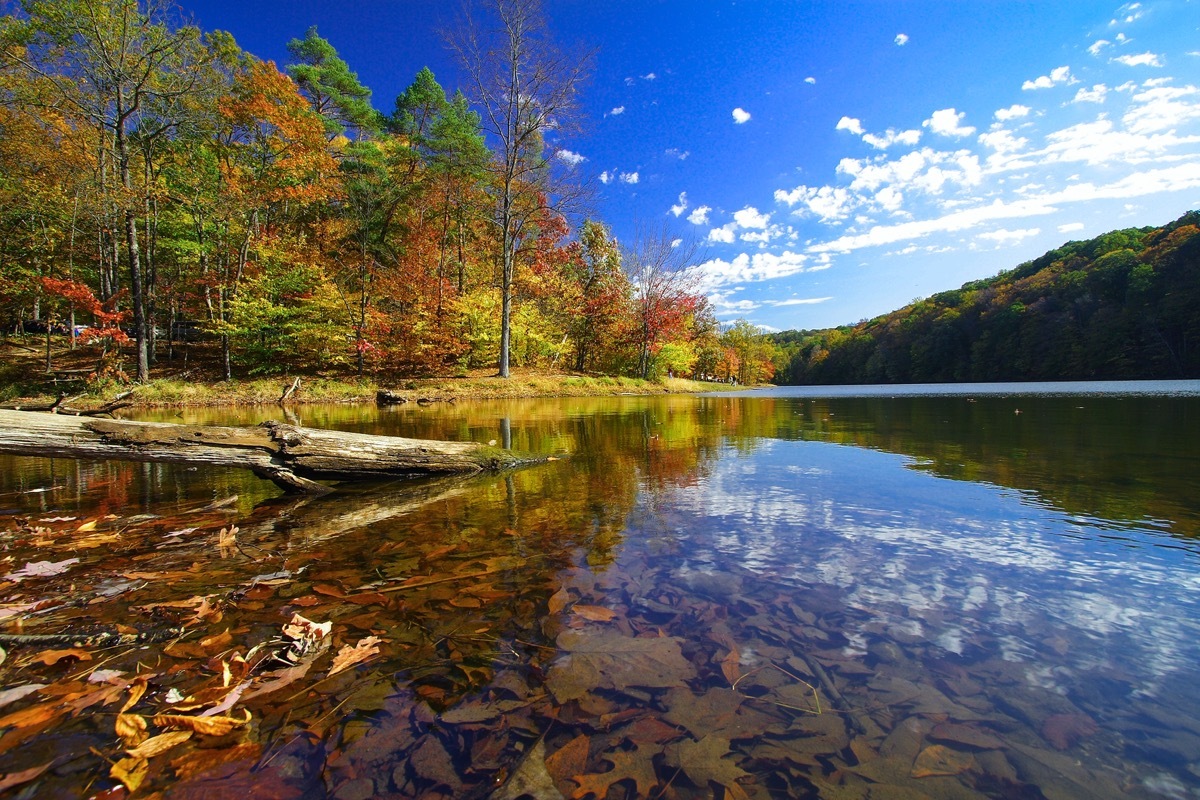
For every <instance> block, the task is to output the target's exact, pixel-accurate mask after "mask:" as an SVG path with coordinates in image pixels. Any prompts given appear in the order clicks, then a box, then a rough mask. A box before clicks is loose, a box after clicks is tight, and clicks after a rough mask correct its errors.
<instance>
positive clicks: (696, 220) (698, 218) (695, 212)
mask: <svg viewBox="0 0 1200 800" xmlns="http://www.w3.org/2000/svg"><path fill="white" fill-rule="evenodd" d="M710 211H712V209H711V208H709V207H708V206H696V207H695V208H693V209H692V213H690V214H688V215H687V221H688V222H690V223H692V224H693V225H707V224H708V212H710Z"/></svg>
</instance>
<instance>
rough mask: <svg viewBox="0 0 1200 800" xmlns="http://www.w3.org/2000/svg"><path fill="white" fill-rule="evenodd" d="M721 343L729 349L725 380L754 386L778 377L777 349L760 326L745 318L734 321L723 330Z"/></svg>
mask: <svg viewBox="0 0 1200 800" xmlns="http://www.w3.org/2000/svg"><path fill="white" fill-rule="evenodd" d="M720 341H721V344H722V345H723V346H724V347H725V348H726V349H727V350H728V353H729V354H728V355H727V356H726V362H727V363H726V364H725V368H726V370H727V372H726V377H730V376H731V377H734V378H736V379H737V381H738V383H742V384H746V385H748V386H753V385H754V384H758V383H764V382H766V381H769V380H771V378H773V377H774V376H775V357H776V352H777V348H776V346H775V343H774V342H773V341H772V340H771V338H770V337H769V336H767V334H765V333H763V331H762V330H761V329H759V327H758V326H757V325H754V324H753V323H751V322H748V321H747V320H744V319H739V320H735V321H734V322H732V323H730V324H729V325H726V326H725V327H724V330H722V331H721V337H720Z"/></svg>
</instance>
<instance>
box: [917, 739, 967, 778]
mask: <svg viewBox="0 0 1200 800" xmlns="http://www.w3.org/2000/svg"><path fill="white" fill-rule="evenodd" d="M978 766H979V765H978V764H977V763H976V761H975V757H974V756H972V755H971V754H970V753H960V752H958V751H957V750H951V749H950V748H949V747H945V746H943V745H940V744H933V745H930V746H929V747H926V748H925V749H924V750H922V751H921V752H920V754H918V755H917V760H916V761H915V762H914V763H913V768H912V777H914V778H933V777H937V776H940V775H943V776H944V775H961V774H962V773H964V772H969V771H970V770H973V769H976V768H978Z"/></svg>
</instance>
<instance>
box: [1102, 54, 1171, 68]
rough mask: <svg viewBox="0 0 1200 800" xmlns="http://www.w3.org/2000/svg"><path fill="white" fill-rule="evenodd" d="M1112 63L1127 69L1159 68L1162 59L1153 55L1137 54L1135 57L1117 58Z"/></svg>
mask: <svg viewBox="0 0 1200 800" xmlns="http://www.w3.org/2000/svg"><path fill="white" fill-rule="evenodd" d="M1113 61H1115V62H1117V63H1118V64H1124V65H1125V66H1127V67H1161V66H1162V59H1161V58H1160V57H1159V56H1157V55H1155V54H1154V53H1138V54H1137V55H1128V56H1117V57H1116V58H1114V59H1113Z"/></svg>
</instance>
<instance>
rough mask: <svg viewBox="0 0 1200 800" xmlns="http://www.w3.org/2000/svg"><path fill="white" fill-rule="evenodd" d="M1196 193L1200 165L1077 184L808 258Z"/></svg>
mask: <svg viewBox="0 0 1200 800" xmlns="http://www.w3.org/2000/svg"><path fill="white" fill-rule="evenodd" d="M1198 188H1200V162H1192V163H1187V164H1183V165H1175V166H1171V167H1166V168H1162V169H1153V170H1142V171H1139V172H1136V173H1133V174H1131V175H1128V176H1126V177H1124V178H1121V179H1120V180H1117V181H1113V182H1112V183H1108V184H1102V185H1096V184H1093V183H1090V182H1079V183H1075V184H1072V185H1070V186H1068V187H1066V188H1065V189H1062V190H1060V191H1056V192H1048V193H1046V194H1043V195H1040V196H1037V197H1029V198H1023V199H1021V200H1016V201H1013V202H1004V201H1001V200H995V201H993V202H992V203H991V204H989V205H981V206H974V207H972V208H966V209H963V210H961V211H955V212H952V213H950V214H946V215H943V216H941V217H936V218H932V219H925V220H918V221H913V222H903V223H899V224H896V225H876V226H875V227H873V228H871V229H870V230H869V231H868V232H867V233H861V234H852V235H846V236H840V237H838V238H837V239H834V240H832V241H829V242H822V243H818V244H814V245H811V246H810V247H809V248H808V252H809V253H817V254H820V253H848V252H852V251H854V250H861V249H864V248H867V247H878V246H880V245H887V244H895V243H896V242H907V241H911V240H914V239H920V238H923V237H925V236H930V235H932V234H936V233H954V232H958V231H966V230H970V229H971V228H976V227H979V226H980V225H984V224H987V223H989V222H996V221H999V220H1004V219H1026V218H1029V217H1035V216H1044V215H1047V214H1052V213H1054V212H1056V211H1058V210H1059V206H1060V205H1063V204H1067V203H1085V202H1091V201H1094V200H1120V199H1128V198H1133V197H1144V196H1146V195H1152V194H1161V193H1165V192H1178V191H1184V190H1196V189H1198Z"/></svg>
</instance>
